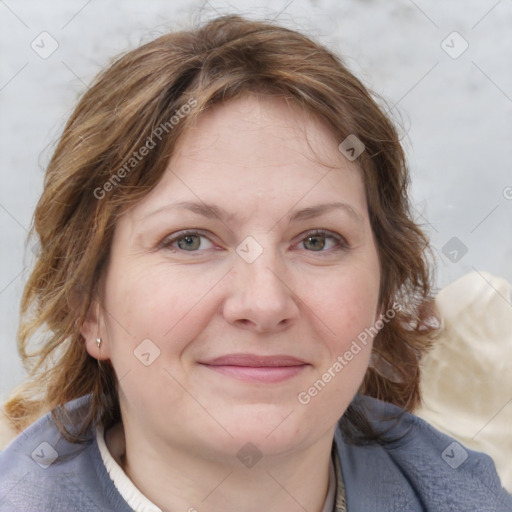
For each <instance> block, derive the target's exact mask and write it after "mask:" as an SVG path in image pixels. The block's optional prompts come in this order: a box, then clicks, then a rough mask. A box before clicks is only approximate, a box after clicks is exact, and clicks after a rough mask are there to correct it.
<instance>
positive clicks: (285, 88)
mask: <svg viewBox="0 0 512 512" xmlns="http://www.w3.org/2000/svg"><path fill="white" fill-rule="evenodd" d="M248 92H257V93H259V94H270V95H277V96H280V97H283V98H286V99H287V101H293V102H295V103H296V104H299V105H300V106H301V107H303V108H305V109H306V110H307V111H309V112H312V113H314V114H315V115H317V116H319V117H320V118H321V119H323V120H324V122H326V123H328V125H329V126H330V128H331V129H332V131H333V133H334V134H335V135H336V137H337V138H338V140H339V141H340V142H341V141H343V140H345V139H346V137H347V136H349V135H356V136H357V137H358V138H359V140H360V141H362V142H363V143H364V145H365V151H364V152H363V153H362V154H361V155H360V156H359V158H358V163H359V165H360V167H361V170H362V174H363V178H364V183H365V187H366V194H367V200H368V209H369V215H370V221H371V225H372V229H373V232H374V235H375V239H376V243H377V250H378V254H379V259H380V265H381V269H382V272H381V276H382V277H381V283H380V305H381V307H382V310H383V311H387V310H390V309H394V308H393V304H395V303H399V304H400V305H401V306H402V307H401V310H400V311H396V314H395V315H394V317H393V318H390V319H388V321H387V322H385V324H384V326H383V328H382V329H381V330H380V332H379V334H378V335H377V336H376V338H375V340H374V353H375V354H378V357H377V358H376V359H375V358H374V359H373V360H374V364H373V365H371V366H370V368H368V371H367V373H366V375H365V378H364V381H363V385H362V388H361V392H362V393H364V394H366V395H370V396H373V397H377V398H379V399H382V400H384V401H388V402H391V403H394V404H397V405H399V406H401V407H404V408H406V409H409V410H410V409H412V408H413V407H415V406H416V405H417V403H418V401H419V398H420V397H419V359H420V356H421V355H422V354H423V353H424V352H425V351H426V349H427V348H428V347H429V345H430V344H431V342H432V339H433V336H434V332H435V328H433V326H432V325H430V324H429V323H428V322H427V321H425V318H426V317H427V316H431V313H432V311H428V305H429V304H430V283H429V281H430V275H429V267H428V264H427V260H426V251H427V249H428V241H427V239H426V237H425V235H424V234H423V233H422V231H421V229H420V228H419V227H418V226H417V225H416V224H415V223H414V222H413V220H412V216H411V212H410V205H409V200H408V195H407V187H408V180H409V177H408V172H407V168H406V165H405V157H404V153H403V150H402V147H401V145H400V141H399V137H398V135H397V132H396V130H395V128H394V126H393V124H392V123H391V122H390V120H389V119H388V118H387V116H386V115H385V114H384V113H383V111H382V109H381V108H380V107H379V106H378V105H377V103H376V102H375V101H374V100H373V99H372V97H371V96H370V94H369V92H368V91H367V89H366V88H365V87H364V86H363V85H362V84H361V82H360V81H359V80H358V79H357V78H355V77H354V76H353V75H352V74H351V73H350V72H349V71H348V69H347V68H346V67H345V65H344V64H343V63H342V62H341V61H340V59H339V58H337V57H336V56H335V55H333V54H332V53H331V52H330V51H328V50H326V49H325V48H324V47H322V46H321V45H319V44H317V43H315V42H313V41H312V40H311V39H310V38H308V37H306V36H304V35H302V34H300V33H297V32H295V31H292V30H289V29H286V28H282V27H280V26H276V25H275V24H273V23H267V22H261V21H248V20H246V19H244V18H241V17H238V16H225V17H220V18H217V19H215V20H212V21H209V22H207V23H205V24H204V25H203V26H200V27H199V28H197V29H195V30H191V31H182V32H175V33H170V34H167V35H164V36H162V37H159V38H158V39H156V40H154V41H152V42H149V43H147V44H145V45H143V46H141V47H139V48H137V49H135V50H133V51H130V52H128V53H127V54H125V55H124V56H122V57H120V58H119V59H117V60H116V61H115V62H113V63H112V64H111V65H110V66H109V67H108V68H107V69H105V70H104V71H102V72H101V73H100V74H99V75H98V77H97V78H96V80H95V81H94V83H93V84H92V86H91V87H90V88H89V89H88V91H87V92H86V93H85V94H84V95H83V97H82V98H81V100H80V101H79V103H78V105H77V107H76V109H75V111H74V112H73V114H72V116H71V118H70V119H69V121H68V122H67V124H66V126H65V128H64V132H63V134H62V136H61V138H60V140H59V142H58V145H57V147H56V149H55V152H54V154H53V157H52V159H51V161H50V163H49V166H48V169H47V172H46V176H45V182H44V190H43V194H42V196H41V198H40V200H39V203H38V205H37V208H36V210H35V214H34V222H33V227H32V232H33V231H34V230H35V232H36V233H37V235H38V238H39V243H40V252H39V255H38V258H37V261H36V263H35V267H34V269H33V271H32V273H31V275H30V277H29V279H28V282H27V284H26V287H25V290H24V294H23V298H22V303H21V324H20V327H19V332H18V346H19V351H20V354H21V357H22V359H23V361H24V364H25V365H26V367H27V369H28V370H29V377H30V378H29V380H28V381H27V382H26V383H24V384H23V385H22V386H21V387H20V388H19V389H17V390H16V391H15V392H14V393H13V395H12V396H11V398H10V400H9V401H8V402H7V403H6V406H5V410H6V412H7V414H8V415H9V417H10V419H11V421H12V422H13V424H14V425H15V426H16V427H17V428H24V427H25V426H27V425H28V424H29V423H31V422H32V421H33V420H35V419H36V418H37V417H38V416H40V415H41V414H42V413H44V412H47V411H49V410H54V412H53V414H54V418H56V419H58V418H57V413H56V412H55V411H56V410H57V411H58V410H59V408H58V406H61V405H63V404H65V403H66V402H68V401H70V400H73V399H75V398H78V397H81V396H84V395H87V394H91V395H92V407H91V410H90V414H89V416H88V417H87V418H86V419H85V421H84V425H83V426H84V429H83V430H85V429H86V428H88V427H89V426H90V425H91V423H92V422H94V421H101V422H102V423H103V425H104V426H105V427H108V426H109V425H110V424H112V423H113V422H114V421H117V420H118V419H119V418H120V413H119V403H118V397H117V390H116V377H115V375H114V371H113V369H112V367H111V366H110V365H109V364H98V361H96V360H95V359H94V358H92V357H91V356H90V355H89V354H88V353H87V351H86V349H85V344H84V339H83V337H82V335H81V334H80V329H79V328H80V326H81V325H82V324H83V322H84V320H85V318H86V315H87V312H88V311H89V308H91V307H92V306H93V303H94V301H95V300H96V299H95V297H96V296H97V295H96V294H97V291H98V284H99V280H100V277H101V275H102V271H103V269H104V267H105V263H106V261H107V259H108V257H109V250H110V246H111V243H112V236H113V232H114V229H115V225H116V218H118V217H119V215H121V214H122V213H123V211H125V210H126V209H127V208H128V207H129V206H130V205H133V204H134V203H135V202H137V201H138V200H139V199H141V198H142V197H143V196H144V195H145V194H147V193H148V192H149V191H150V190H151V189H152V188H153V187H154V186H155V185H156V184H157V183H158V182H159V180H160V179H161V177H162V175H163V173H164V171H165V168H166V166H167V163H168V160H169V158H170V157H171V155H172V154H173V148H174V147H175V146H176V142H177V140H178V139H179V137H180V136H181V135H182V134H183V133H184V132H185V131H186V129H187V126H189V125H190V123H191V122H193V120H194V118H196V117H197V115H199V114H200V113H201V111H203V110H204V109H206V108H209V107H211V106H213V105H215V104H218V103H220V102H223V101H226V100H229V99H230V98H235V97H237V96H240V95H243V94H247V93H248ZM187 104H188V105H189V106H190V105H192V104H193V105H195V108H193V109H192V111H191V112H190V113H189V114H188V115H182V114H181V113H182V112H183V111H185V105H187ZM173 116H178V117H181V118H180V120H179V122H177V123H175V124H174V123H173V122H172V119H173ZM174 119H176V117H175V118H174ZM166 123H167V124H166ZM165 126H166V127H167V129H166V130H165V132H166V133H165V137H162V138H161V141H160V140H157V137H156V136H155V130H156V129H157V128H158V127H165ZM156 133H158V132H156ZM148 138H151V140H152V141H153V143H154V146H155V147H154V148H152V149H151V151H149V152H148V154H147V155H146V156H145V157H144V158H143V159H141V160H140V161H137V162H136V163H135V162H131V164H133V165H130V166H129V167H127V165H126V164H127V161H130V158H132V155H133V154H134V152H137V150H139V149H140V148H141V147H142V146H144V145H145V144H147V141H148ZM121 169H124V172H122V171H121ZM107 182H108V183H110V184H111V185H112V186H106V183H107ZM426 312H427V313H429V314H428V315H426V314H425V313H426ZM36 338H37V339H39V340H42V341H39V342H37V343H36V342H34V340H35V339H36ZM32 344H33V346H32ZM390 366H391V367H392V368H393V369H394V370H393V372H392V373H390V372H389V371H383V369H384V370H385V369H386V367H390ZM379 368H380V369H379ZM397 375H398V378H397ZM55 408H57V409H55ZM346 415H347V417H350V415H351V411H350V408H349V410H348V411H347V413H346ZM351 421H352V424H353V425H354V427H356V428H358V429H359V430H360V431H361V432H362V433H363V434H365V433H366V434H370V432H369V431H368V428H367V425H365V422H364V418H362V417H359V416H358V415H357V414H356V415H352V420H351ZM58 424H59V426H60V428H61V429H62V428H63V424H62V422H61V421H60V422H59V423H58ZM82 432H83V431H82ZM68 434H69V433H68ZM72 437H73V439H74V440H78V436H72Z"/></svg>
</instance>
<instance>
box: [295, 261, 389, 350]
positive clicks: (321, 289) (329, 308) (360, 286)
mask: <svg viewBox="0 0 512 512" xmlns="http://www.w3.org/2000/svg"><path fill="white" fill-rule="evenodd" d="M310 289H312V287H311V288H310ZM314 290H315V293H314V294H312V295H310V296H309V298H307V299H305V303H306V304H307V305H308V306H309V307H310V309H311V311H312V312H313V314H314V315H315V316H316V317H317V318H318V319H319V321H320V322H321V323H322V324H323V325H324V327H325V331H326V333H327V335H326V338H325V339H326V341H327V343H328V346H329V350H330V352H336V353H338V352H339V351H340V350H344V347H346V346H347V345H350V343H351V341H352V340H354V339H356V338H357V337H358V335H359V334H360V333H361V332H364V330H365V329H366V328H369V327H371V326H373V325H374V323H375V321H376V317H377V309H378V296H379V276H378V273H374V272H371V271H368V270H366V271H365V270H364V269H361V271H358V270H357V269H354V268H352V269H350V270H347V271H346V272H343V271H341V272H339V273H337V274H336V275H335V276H331V278H330V279H326V280H325V281H324V282H323V283H322V284H321V285H320V286H318V285H317V286H315V288H314Z"/></svg>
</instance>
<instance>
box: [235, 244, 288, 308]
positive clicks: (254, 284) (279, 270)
mask: <svg viewBox="0 0 512 512" xmlns="http://www.w3.org/2000/svg"><path fill="white" fill-rule="evenodd" d="M262 249H263V248H262ZM240 260H241V261H239V262H238V265H237V267H238V270H239V272H240V274H243V275H244V277H245V279H244V281H245V284H246V286H247V292H249V293H248V294H249V296H252V297H253V298H258V297H261V298H266V299H267V300H269V299H270V300H272V299H274V300H275V299H276V298H278V297H281V296H283V295H286V291H287V290H288V289H287V288H286V287H285V286H284V284H283V281H282V279H283V277H284V275H283V274H284V272H283V270H284V267H283V265H282V263H281V262H280V261H279V255H278V254H277V251H276V250H274V249H273V248H271V247H270V246H267V247H265V248H264V249H263V250H262V252H261V254H260V255H259V256H258V257H257V258H255V259H254V261H252V262H248V261H245V260H244V259H243V258H240ZM280 274H281V275H280Z"/></svg>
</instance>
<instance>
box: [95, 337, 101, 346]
mask: <svg viewBox="0 0 512 512" xmlns="http://www.w3.org/2000/svg"><path fill="white" fill-rule="evenodd" d="M96 346H97V347H98V348H100V346H101V338H96Z"/></svg>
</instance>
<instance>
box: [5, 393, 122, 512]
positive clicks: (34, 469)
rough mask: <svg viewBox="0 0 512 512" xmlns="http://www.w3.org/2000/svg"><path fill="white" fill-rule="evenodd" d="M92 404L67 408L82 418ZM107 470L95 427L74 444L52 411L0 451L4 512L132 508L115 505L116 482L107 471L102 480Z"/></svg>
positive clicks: (84, 401)
mask: <svg viewBox="0 0 512 512" xmlns="http://www.w3.org/2000/svg"><path fill="white" fill-rule="evenodd" d="M89 404H90V400H89V397H83V398H80V399H78V400H74V401H73V402H70V403H69V404H68V405H67V406H66V409H67V411H68V412H69V413H70V415H71V417H72V418H73V421H75V420H78V421H79V420H80V417H81V416H83V415H84V413H85V412H86V411H87V408H88V407H89ZM102 470H103V471H105V470H104V467H103V464H102V461H101V456H100V455H99V451H98V447H97V444H96V438H95V435H94V432H93V430H92V429H90V430H89V432H88V433H87V435H86V437H85V440H84V442H82V443H71V442H69V441H67V440H66V439H65V438H64V437H63V436H62V434H61V433H60V431H59V430H58V428H57V427H56V425H55V423H54V422H53V420H52V417H51V415H50V414H47V415H46V416H44V417H42V418H41V419H39V420H38V421H37V422H35V423H34V424H33V425H31V426H30V427H29V428H27V429H26V430H25V431H24V432H22V433H21V434H20V435H19V436H17V437H16V438H15V439H14V440H13V441H12V442H11V443H10V444H9V446H8V447H7V448H6V449H5V451H3V452H2V453H0V474H1V475H2V477H1V479H0V512H16V511H24V512H30V511H36V510H37V511H38V512H46V511H52V512H59V511H69V510H88V511H89V510H90V511H95V510H97V511H105V510H129V509H124V508H114V507H113V505H112V503H111V500H110V499H109V489H108V484H109V483H110V484H111V482H110V479H109V478H108V474H106V472H105V475H106V477H107V478H106V479H104V478H100V476H101V471H102ZM102 491H103V492H102ZM110 494H111V495H114V496H115V493H114V492H111V491H110ZM110 497H111V496H110Z"/></svg>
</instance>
